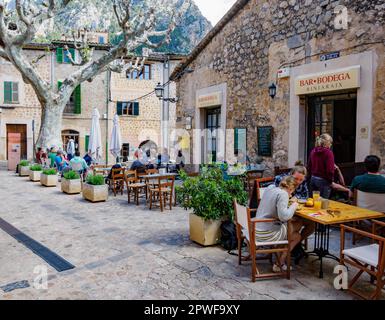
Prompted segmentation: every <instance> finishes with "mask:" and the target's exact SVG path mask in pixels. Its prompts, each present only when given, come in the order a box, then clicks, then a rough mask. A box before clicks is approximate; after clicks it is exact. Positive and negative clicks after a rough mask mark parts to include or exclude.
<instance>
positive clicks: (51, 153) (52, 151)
mask: <svg viewBox="0 0 385 320" xmlns="http://www.w3.org/2000/svg"><path fill="white" fill-rule="evenodd" d="M56 153H57V150H56V148H55V147H52V148H51V149H50V151H49V152H48V159H49V160H50V163H49V166H50V167H51V168H53V167H55V158H56Z"/></svg>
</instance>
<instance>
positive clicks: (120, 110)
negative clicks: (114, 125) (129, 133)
mask: <svg viewBox="0 0 385 320" xmlns="http://www.w3.org/2000/svg"><path fill="white" fill-rule="evenodd" d="M116 113H117V114H118V116H121V115H122V114H123V103H122V102H117V104H116Z"/></svg>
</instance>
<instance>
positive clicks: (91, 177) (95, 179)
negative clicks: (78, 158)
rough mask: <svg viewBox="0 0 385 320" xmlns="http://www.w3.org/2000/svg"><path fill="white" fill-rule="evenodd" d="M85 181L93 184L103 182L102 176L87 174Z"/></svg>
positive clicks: (100, 184) (102, 183) (101, 183)
mask: <svg viewBox="0 0 385 320" xmlns="http://www.w3.org/2000/svg"><path fill="white" fill-rule="evenodd" d="M87 183H88V184H91V185H93V186H102V185H104V184H105V182H104V177H103V176H102V175H89V176H87Z"/></svg>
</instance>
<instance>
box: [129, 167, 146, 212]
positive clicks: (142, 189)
mask: <svg viewBox="0 0 385 320" xmlns="http://www.w3.org/2000/svg"><path fill="white" fill-rule="evenodd" d="M125 182H126V187H127V195H128V203H131V195H133V196H134V202H135V203H136V205H137V206H138V205H139V197H140V195H141V194H143V195H144V196H145V197H146V199H147V185H146V183H144V182H140V181H139V180H138V175H137V172H136V170H127V171H126V172H125Z"/></svg>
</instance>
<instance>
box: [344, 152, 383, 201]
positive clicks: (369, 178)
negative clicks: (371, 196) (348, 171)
mask: <svg viewBox="0 0 385 320" xmlns="http://www.w3.org/2000/svg"><path fill="white" fill-rule="evenodd" d="M364 162H365V168H366V170H367V172H368V173H366V174H364V175H361V176H357V177H355V178H354V179H353V182H352V185H351V187H350V197H353V193H354V190H360V191H362V192H367V193H385V177H383V176H382V175H381V174H380V172H379V170H380V166H381V160H380V158H379V157H377V156H374V155H371V156H367V157H366V159H365V161H364Z"/></svg>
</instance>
